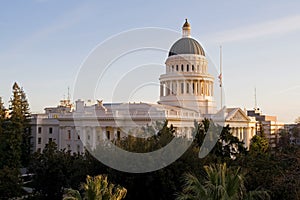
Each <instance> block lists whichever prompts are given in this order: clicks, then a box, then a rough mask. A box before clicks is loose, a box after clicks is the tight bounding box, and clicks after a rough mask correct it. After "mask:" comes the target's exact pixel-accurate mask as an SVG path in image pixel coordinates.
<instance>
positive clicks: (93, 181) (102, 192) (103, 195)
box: [63, 175, 127, 200]
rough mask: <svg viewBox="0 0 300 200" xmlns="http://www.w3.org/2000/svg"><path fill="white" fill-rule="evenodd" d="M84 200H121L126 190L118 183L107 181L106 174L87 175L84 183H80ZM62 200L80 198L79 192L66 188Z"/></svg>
mask: <svg viewBox="0 0 300 200" xmlns="http://www.w3.org/2000/svg"><path fill="white" fill-rule="evenodd" d="M82 187H83V190H84V198H83V199H86V200H121V199H124V198H125V196H126V193H127V190H126V189H125V188H124V187H121V186H119V185H114V184H113V183H109V181H108V179H107V176H103V175H98V176H95V177H91V176H87V178H86V183H84V184H83V185H82ZM63 199H64V200H71V199H74V200H81V199H82V198H81V196H80V193H79V192H78V191H76V190H72V189H71V190H70V189H69V190H67V192H66V194H65V195H64V198H63Z"/></svg>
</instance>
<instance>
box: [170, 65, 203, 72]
mask: <svg viewBox="0 0 300 200" xmlns="http://www.w3.org/2000/svg"><path fill="white" fill-rule="evenodd" d="M184 68H185V67H184V65H183V64H182V65H181V66H180V67H179V65H176V66H174V65H172V67H171V68H170V67H168V69H169V71H171V72H174V71H177V72H179V71H182V72H184V71H186V72H189V71H191V72H195V71H196V72H197V71H201V70H200V66H199V65H198V69H196V67H195V66H194V65H192V66H191V68H190V65H189V64H187V65H186V68H185V69H184ZM204 69H205V68H204ZM204 71H206V70H203V72H204Z"/></svg>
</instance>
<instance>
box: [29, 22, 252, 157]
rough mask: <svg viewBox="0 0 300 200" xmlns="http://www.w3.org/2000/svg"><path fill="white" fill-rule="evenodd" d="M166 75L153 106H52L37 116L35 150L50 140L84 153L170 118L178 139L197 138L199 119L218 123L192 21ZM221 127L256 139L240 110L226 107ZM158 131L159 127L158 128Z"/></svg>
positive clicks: (174, 49) (168, 63) (173, 52)
mask: <svg viewBox="0 0 300 200" xmlns="http://www.w3.org/2000/svg"><path fill="white" fill-rule="evenodd" d="M165 64H166V66H165V69H166V71H165V73H164V74H162V75H161V76H160V77H159V81H160V97H159V101H158V104H156V103H153V104H150V103H142V102H140V103H102V101H97V102H94V103H92V101H87V102H84V101H82V100H77V101H76V102H75V105H74V106H73V105H72V104H71V102H70V100H63V101H61V104H60V105H59V106H57V107H51V108H46V109H45V113H43V114H34V115H33V116H32V121H31V123H32V134H33V140H32V141H33V148H34V150H35V151H38V150H42V149H43V148H44V146H45V144H47V143H48V142H49V141H55V142H56V143H57V144H58V147H59V148H60V149H67V150H71V151H72V152H82V151H83V149H84V148H83V147H84V145H86V146H89V147H91V148H95V147H96V146H97V144H98V143H99V142H100V141H101V140H111V139H114V138H122V137H124V136H126V135H127V134H128V133H129V132H130V133H131V134H132V133H133V134H135V135H136V136H140V135H139V132H135V129H134V128H135V127H137V126H152V127H154V126H155V122H156V121H161V122H162V121H164V120H168V122H169V125H170V124H172V125H173V126H174V127H175V130H176V133H175V134H176V136H178V137H187V138H192V136H191V133H192V129H193V127H194V121H198V122H199V121H201V120H203V119H204V118H205V117H208V118H212V119H214V116H215V114H216V113H217V110H216V104H215V100H214V77H213V76H212V75H211V74H209V73H208V68H209V63H208V60H207V58H206V56H205V52H204V50H203V48H202V46H201V45H200V44H199V43H198V42H197V41H196V40H195V39H193V38H192V37H191V26H190V24H189V23H188V22H187V21H186V22H185V23H184V25H183V27H182V38H180V39H179V40H177V41H176V42H175V43H174V44H173V45H172V47H171V48H170V51H169V54H168V57H167V59H166V62H165ZM220 113H222V115H221V118H220V115H219V117H218V120H216V121H218V123H220V124H221V125H227V124H229V125H230V126H231V127H232V134H234V135H235V136H237V137H238V138H239V139H240V140H243V141H244V142H245V145H246V146H247V147H248V146H249V141H250V139H251V138H252V137H253V135H255V120H254V118H252V117H249V116H247V115H246V113H245V112H244V111H243V110H241V109H240V108H224V109H222V110H221V111H219V112H218V114H220ZM154 128H155V127H154Z"/></svg>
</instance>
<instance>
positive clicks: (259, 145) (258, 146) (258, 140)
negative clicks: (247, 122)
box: [250, 135, 269, 154]
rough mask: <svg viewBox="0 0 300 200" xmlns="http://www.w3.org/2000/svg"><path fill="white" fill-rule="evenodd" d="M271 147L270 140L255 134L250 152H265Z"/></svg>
mask: <svg viewBox="0 0 300 200" xmlns="http://www.w3.org/2000/svg"><path fill="white" fill-rule="evenodd" d="M268 149H269V142H268V140H267V139H266V137H265V136H259V135H254V136H253V138H252V139H251V143H250V152H251V153H253V154H264V153H267V152H268Z"/></svg>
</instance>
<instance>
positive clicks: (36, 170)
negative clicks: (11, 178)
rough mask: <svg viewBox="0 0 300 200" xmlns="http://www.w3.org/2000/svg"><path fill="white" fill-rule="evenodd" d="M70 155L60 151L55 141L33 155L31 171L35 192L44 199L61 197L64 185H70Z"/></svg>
mask: <svg viewBox="0 0 300 200" xmlns="http://www.w3.org/2000/svg"><path fill="white" fill-rule="evenodd" d="M69 156H70V155H69V153H66V152H64V151H59V150H58V149H57V145H56V144H55V143H54V142H49V144H47V145H46V147H45V148H44V150H43V152H42V153H39V152H37V153H35V154H34V155H33V159H32V163H31V165H30V171H31V172H32V173H33V174H34V177H33V188H34V191H35V193H37V194H40V195H41V197H42V198H44V199H61V196H62V194H63V187H68V184H67V180H68V175H69V170H70V168H69V161H70V158H69Z"/></svg>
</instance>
